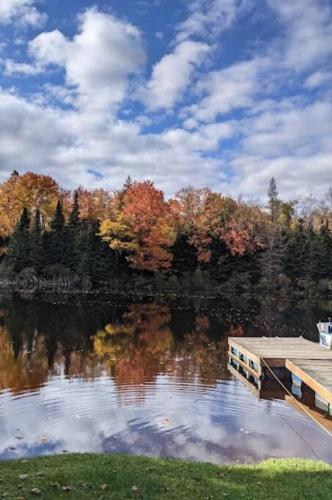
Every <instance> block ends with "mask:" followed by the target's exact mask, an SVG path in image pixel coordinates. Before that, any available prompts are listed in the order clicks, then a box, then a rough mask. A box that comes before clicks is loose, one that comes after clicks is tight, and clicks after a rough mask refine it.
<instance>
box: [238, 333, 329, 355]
mask: <svg viewBox="0 0 332 500" xmlns="http://www.w3.org/2000/svg"><path fill="white" fill-rule="evenodd" d="M228 340H229V345H230V346H231V347H232V346H234V347H235V348H237V349H239V350H241V348H242V349H243V348H244V349H245V350H246V351H247V352H248V353H251V354H254V356H255V357H258V358H264V359H265V360H273V359H280V360H285V359H287V358H296V359H322V360H324V359H327V360H332V351H330V350H328V349H325V348H323V347H321V346H320V345H319V344H318V343H315V342H311V341H310V340H306V339H304V338H302V337H295V338H293V337H241V338H239V337H229V339H228Z"/></svg>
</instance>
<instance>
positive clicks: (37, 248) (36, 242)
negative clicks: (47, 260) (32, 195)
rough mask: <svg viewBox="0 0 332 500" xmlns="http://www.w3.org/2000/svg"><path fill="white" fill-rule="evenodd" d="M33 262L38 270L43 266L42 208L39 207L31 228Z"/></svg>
mask: <svg viewBox="0 0 332 500" xmlns="http://www.w3.org/2000/svg"><path fill="white" fill-rule="evenodd" d="M31 262H32V266H33V267H34V269H35V270H36V271H37V272H40V271H41V266H42V225H41V216H40V210H39V208H37V210H36V212H35V217H34V221H33V225H32V228H31Z"/></svg>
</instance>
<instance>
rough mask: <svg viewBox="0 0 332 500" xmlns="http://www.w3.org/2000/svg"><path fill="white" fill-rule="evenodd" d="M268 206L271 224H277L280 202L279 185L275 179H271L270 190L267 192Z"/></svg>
mask: <svg viewBox="0 0 332 500" xmlns="http://www.w3.org/2000/svg"><path fill="white" fill-rule="evenodd" d="M267 196H268V200H269V202H268V204H269V209H270V214H271V223H272V224H276V223H277V220H278V216H279V208H280V200H279V197H278V196H279V193H278V188H277V183H276V180H275V178H274V177H272V178H271V180H270V184H269V188H268V191H267Z"/></svg>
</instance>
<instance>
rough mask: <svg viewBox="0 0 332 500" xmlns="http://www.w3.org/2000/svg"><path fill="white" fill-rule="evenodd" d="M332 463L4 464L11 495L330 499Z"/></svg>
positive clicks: (1, 493)
mask: <svg viewBox="0 0 332 500" xmlns="http://www.w3.org/2000/svg"><path fill="white" fill-rule="evenodd" d="M331 491H332V467H331V466H328V465H325V464H323V463H321V462H313V461H305V460H298V459H292V460H268V461H266V462H262V463H260V464H257V465H234V466H221V467H218V466H214V465H208V464H199V463H188V462H180V461H176V460H160V459H157V460H156V459H151V458H145V457H128V456H121V455H64V456H55V457H44V458H37V459H30V460H19V461H10V462H0V498H8V499H21V500H23V499H30V498H45V499H62V498H71V499H73V498H77V499H81V500H82V499H89V500H90V499H91V500H92V499H100V500H101V499H108V498H115V499H130V498H141V499H153V500H155V499H186V500H187V499H209V498H210V499H212V498H214V499H221V498H230V499H231V498H234V499H246V500H249V499H267V498H274V499H276V500H279V499H287V500H291V499H294V500H295V499H296V500H298V499H300V498H301V499H302V498H306V499H311V498H312V499H320V498H321V499H327V498H330V496H329V495H331Z"/></svg>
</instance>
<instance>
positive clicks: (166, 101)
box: [138, 40, 209, 109]
mask: <svg viewBox="0 0 332 500" xmlns="http://www.w3.org/2000/svg"><path fill="white" fill-rule="evenodd" d="M208 51H209V46H208V45H207V44H205V43H200V42H193V41H189V40H188V41H185V42H182V43H180V44H179V45H177V47H176V48H175V50H174V52H172V53H171V54H167V55H166V56H164V57H163V58H162V59H161V60H160V61H159V62H158V63H157V64H156V65H155V66H154V68H153V71H152V76H151V79H150V80H149V82H148V83H147V85H146V86H145V87H144V88H143V89H141V90H140V91H139V92H138V96H139V97H140V98H141V99H142V101H143V102H144V103H145V104H146V106H147V107H148V108H150V109H159V108H166V109H169V108H172V107H173V105H174V104H175V103H176V102H177V101H178V100H179V99H180V98H181V96H182V95H183V92H184V91H185V89H186V88H187V86H188V85H189V83H190V79H191V76H192V74H193V72H194V70H195V68H196V67H197V66H199V64H200V63H201V62H202V61H203V60H204V58H205V56H206V54H207V53H208Z"/></svg>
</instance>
